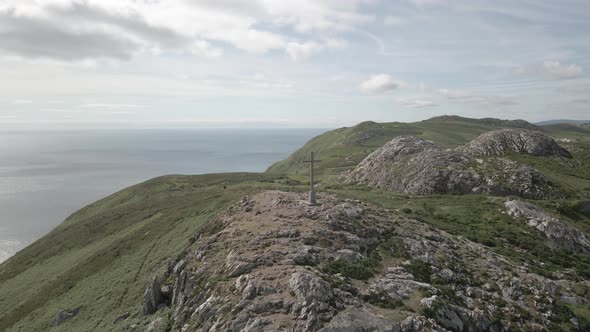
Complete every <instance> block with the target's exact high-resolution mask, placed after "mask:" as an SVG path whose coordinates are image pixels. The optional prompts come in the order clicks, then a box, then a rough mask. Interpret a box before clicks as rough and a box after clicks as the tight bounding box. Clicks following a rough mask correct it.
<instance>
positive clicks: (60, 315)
mask: <svg viewBox="0 0 590 332" xmlns="http://www.w3.org/2000/svg"><path fill="white" fill-rule="evenodd" d="M79 312H80V307H78V308H75V309H72V310H60V311H58V312H57V314H55V317H54V318H53V320H52V321H51V326H59V325H61V324H62V323H63V322H65V321H67V320H68V319H71V318H72V317H74V316H76V315H77V314H78V313H79Z"/></svg>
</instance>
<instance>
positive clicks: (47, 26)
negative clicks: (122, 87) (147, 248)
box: [0, 0, 374, 62]
mask: <svg viewBox="0 0 590 332" xmlns="http://www.w3.org/2000/svg"><path fill="white" fill-rule="evenodd" d="M371 2H374V0H340V1H332V0H324V1H316V0H300V1H284V0H252V1H248V2H247V4H246V3H245V2H244V1H241V0H202V1H186V0H168V1H147V0H146V1H136V0H116V1H115V0H84V1H78V0H60V1H42V0H3V1H0V40H2V42H1V43H0V52H4V53H6V54H10V55H16V56H19V57H24V58H34V59H37V58H48V59H54V60H59V61H70V62H71V61H84V60H88V59H104V58H108V59H119V60H126V59H129V58H131V57H133V56H134V55H135V54H137V53H140V52H149V51H154V50H156V51H157V52H156V53H161V52H166V51H178V50H182V51H185V52H186V53H188V54H195V55H199V56H220V55H221V54H222V53H223V51H222V49H221V46H220V45H231V46H233V47H235V48H237V49H240V50H243V51H246V52H251V53H265V52H267V51H269V50H274V49H285V50H287V48H290V50H289V51H288V52H289V53H292V54H296V56H297V57H302V56H303V57H305V56H306V54H309V53H311V54H313V53H314V52H316V51H315V49H317V48H318V47H317V45H314V43H317V42H302V43H300V44H301V45H296V44H295V45H294V44H292V42H290V39H292V38H290V37H289V36H288V32H289V30H291V31H296V32H299V33H310V32H312V31H313V32H321V33H326V36H334V35H335V33H338V32H342V31H351V30H353V29H354V28H355V27H356V26H358V25H361V24H365V23H368V22H371V21H372V20H373V19H374V17H373V16H371V15H365V14H362V13H360V7H361V6H363V5H366V4H367V3H371ZM318 37H320V38H318ZM314 39H321V36H319V35H318V34H317V33H314ZM337 40H338V39H333V40H331V41H327V42H325V43H320V44H322V48H336V46H335V45H332V44H331V43H333V42H334V41H337Z"/></svg>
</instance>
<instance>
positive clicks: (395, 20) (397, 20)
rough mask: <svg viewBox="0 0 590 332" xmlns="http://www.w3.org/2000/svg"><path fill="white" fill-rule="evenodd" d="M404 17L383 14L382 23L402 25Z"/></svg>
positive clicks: (404, 20)
mask: <svg viewBox="0 0 590 332" xmlns="http://www.w3.org/2000/svg"><path fill="white" fill-rule="evenodd" d="M406 22H407V21H406V19H405V18H403V17H399V16H385V18H384V19H383V24H385V25H403V24H406Z"/></svg>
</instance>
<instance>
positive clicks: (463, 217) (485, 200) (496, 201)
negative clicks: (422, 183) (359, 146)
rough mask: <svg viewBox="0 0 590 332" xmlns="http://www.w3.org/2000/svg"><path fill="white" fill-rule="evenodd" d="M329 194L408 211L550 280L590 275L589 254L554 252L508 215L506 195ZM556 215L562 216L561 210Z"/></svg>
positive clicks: (355, 190) (347, 189)
mask: <svg viewBox="0 0 590 332" xmlns="http://www.w3.org/2000/svg"><path fill="white" fill-rule="evenodd" d="M329 191H330V192H333V193H335V194H338V195H342V196H344V197H349V198H353V199H359V200H362V201H367V202H371V203H374V204H376V205H379V206H382V207H384V208H388V209H392V210H398V211H400V212H402V211H403V212H402V213H403V214H404V215H406V216H408V217H410V218H413V219H416V220H419V221H422V222H425V223H427V224H430V225H432V226H433V227H435V228H437V229H440V230H443V231H446V232H449V233H451V234H454V235H460V236H463V237H465V238H467V239H469V240H471V241H474V242H477V243H481V244H483V245H485V246H488V247H490V248H491V249H492V250H494V251H496V252H497V253H500V254H503V255H506V256H508V257H509V258H511V259H514V260H515V261H517V262H526V263H528V264H529V265H530V266H531V267H532V268H533V269H534V271H535V272H537V273H540V274H542V275H546V276H550V275H551V273H553V272H555V271H559V270H562V269H569V268H572V269H574V270H575V271H576V272H577V273H578V275H579V276H580V278H587V277H590V257H589V256H588V255H584V254H578V253H573V252H570V251H567V250H559V249H551V248H550V247H549V246H548V243H547V238H546V237H545V236H544V234H542V233H541V232H540V231H537V230H536V229H534V228H531V227H530V226H528V225H526V223H525V222H522V221H517V220H514V219H513V218H512V217H510V216H508V215H507V214H506V213H505V211H506V208H505V207H504V202H505V201H506V200H507V198H504V197H493V196H483V195H429V196H410V195H403V194H398V193H392V192H387V191H382V190H377V189H370V188H367V187H362V186H340V187H337V188H336V189H330V190H329ZM552 202H553V203H554V204H558V203H559V202H562V203H563V201H552ZM533 203H535V202H533ZM545 204H546V205H547V206H548V208H549V210H550V211H553V210H552V209H551V208H550V206H551V204H550V203H549V201H545ZM553 212H554V213H556V214H558V212H557V211H553Z"/></svg>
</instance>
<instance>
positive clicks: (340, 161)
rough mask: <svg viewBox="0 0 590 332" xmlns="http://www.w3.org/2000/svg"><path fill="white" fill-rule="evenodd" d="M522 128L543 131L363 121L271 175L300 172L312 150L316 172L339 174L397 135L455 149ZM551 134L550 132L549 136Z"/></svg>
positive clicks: (437, 120) (458, 121) (488, 122)
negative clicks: (494, 132) (496, 132)
mask: <svg viewBox="0 0 590 332" xmlns="http://www.w3.org/2000/svg"><path fill="white" fill-rule="evenodd" d="M502 128H521V129H530V130H536V131H546V130H545V129H544V128H542V127H539V126H536V125H534V124H532V123H530V122H527V121H524V120H501V119H494V118H484V119H472V118H464V117H460V116H456V115H445V116H438V117H434V118H431V119H428V120H424V121H419V122H410V123H402V122H389V123H376V122H372V121H367V122H362V123H359V124H358V125H356V126H353V127H344V128H340V129H335V130H332V131H329V132H327V133H324V134H322V135H319V136H317V137H315V138H313V139H312V140H310V141H309V142H307V144H305V145H304V146H303V147H302V148H301V149H299V150H297V151H296V152H295V153H293V154H292V155H291V156H290V157H289V158H288V159H286V160H283V161H280V162H278V163H276V164H274V165H272V166H271V167H270V168H269V169H268V172H270V173H275V174H278V173H290V174H294V173H301V174H304V173H305V170H306V168H305V167H304V166H302V165H303V164H302V163H301V161H303V160H305V158H307V157H308V156H309V153H310V151H314V152H315V153H316V154H317V155H319V156H320V157H321V159H322V163H321V164H319V166H318V169H319V172H322V173H324V174H338V173H341V172H342V171H345V170H348V169H350V168H352V167H354V166H356V165H357V164H358V163H359V162H360V161H361V160H363V159H364V158H365V157H366V156H367V155H368V154H369V153H371V152H373V151H375V150H376V149H378V148H380V147H382V146H383V145H384V144H385V143H387V142H389V141H391V140H392V139H394V138H395V137H397V136H402V135H406V136H408V135H410V136H416V137H419V138H423V139H426V140H430V141H433V142H436V143H437V144H439V145H441V146H443V147H457V146H460V145H463V144H465V143H467V142H469V141H471V140H472V139H474V138H476V137H477V136H479V135H481V134H483V133H485V132H488V131H490V130H495V129H502ZM549 134H550V133H549Z"/></svg>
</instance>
